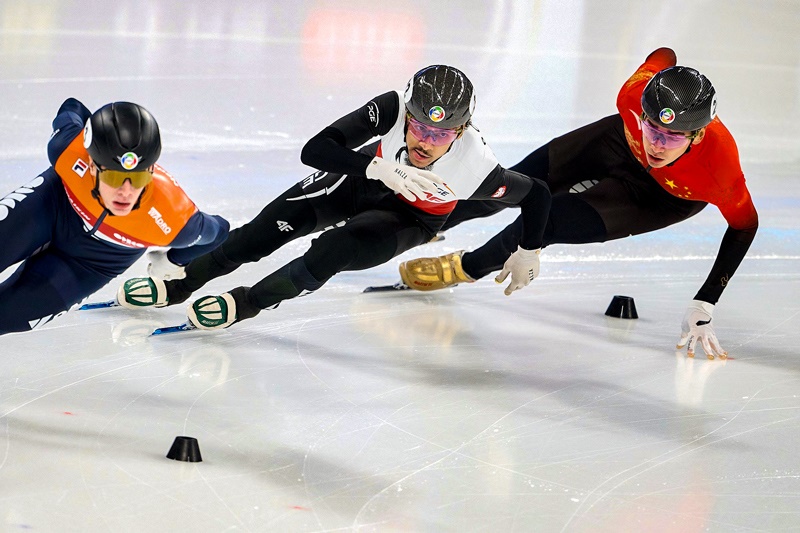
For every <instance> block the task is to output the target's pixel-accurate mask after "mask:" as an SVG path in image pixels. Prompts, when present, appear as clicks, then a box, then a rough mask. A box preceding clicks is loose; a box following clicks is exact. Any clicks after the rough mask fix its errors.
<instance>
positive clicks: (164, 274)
mask: <svg viewBox="0 0 800 533" xmlns="http://www.w3.org/2000/svg"><path fill="white" fill-rule="evenodd" d="M147 259H148V260H149V261H150V264H149V265H147V275H148V276H150V277H151V278H158V279H163V280H164V281H169V280H171V279H183V278H185V277H186V271H185V270H184V267H182V266H180V265H176V264H175V263H173V262H172V261H170V260H169V259H168V258H167V252H166V251H164V250H151V251H149V252H147Z"/></svg>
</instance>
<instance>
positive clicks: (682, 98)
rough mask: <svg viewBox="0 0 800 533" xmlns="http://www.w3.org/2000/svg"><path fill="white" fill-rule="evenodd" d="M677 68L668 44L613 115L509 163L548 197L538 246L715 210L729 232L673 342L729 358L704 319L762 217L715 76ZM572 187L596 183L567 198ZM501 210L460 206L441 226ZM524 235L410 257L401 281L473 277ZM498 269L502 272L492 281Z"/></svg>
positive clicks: (424, 284) (509, 230)
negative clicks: (721, 114) (724, 118)
mask: <svg viewBox="0 0 800 533" xmlns="http://www.w3.org/2000/svg"><path fill="white" fill-rule="evenodd" d="M676 63H677V60H676V57H675V53H674V52H673V51H672V50H670V49H669V48H660V49H658V50H656V51H654V52H653V53H651V54H650V55H649V56H648V57H647V59H646V60H645V62H644V64H643V65H641V66H640V67H639V68H638V69H637V70H636V72H635V73H634V74H633V75H632V76H631V77H630V78H629V79H628V81H626V82H625V84H624V85H623V87H622V89H621V90H620V92H619V96H618V97H617V109H618V110H619V113H618V114H616V115H612V116H610V117H606V118H604V119H601V120H599V121H597V122H595V123H593V124H589V125H587V126H584V127H582V128H579V129H577V130H575V131H572V132H570V133H567V134H566V135H563V136H561V137H558V138H555V139H553V140H552V141H550V142H549V143H548V144H546V145H545V146H543V147H541V148H539V149H537V150H536V151H534V152H533V153H531V154H530V155H528V156H527V157H526V158H525V159H524V160H522V161H521V162H520V163H519V164H517V165H515V166H514V167H512V170H515V171H517V172H521V173H523V174H527V175H529V176H532V177H535V178H540V179H542V180H544V181H545V182H546V183H547V184H548V185H549V187H550V190H551V192H552V194H553V199H552V207H551V210H550V216H549V219H548V221H547V228H546V230H545V234H544V244H543V245H544V246H547V245H550V244H556V243H565V244H581V243H590V242H605V241H609V240H613V239H621V238H624V237H628V236H630V235H638V234H641V233H646V232H650V231H654V230H657V229H661V228H665V227H667V226H670V225H672V224H675V223H677V222H681V221H682V220H686V219H687V218H689V217H691V216H693V215H695V214H697V213H698V212H700V211H701V210H702V209H703V208H704V207H705V206H706V204H713V205H715V206H717V208H718V209H719V210H720V212H721V213H722V215H723V216H724V217H725V220H726V221H727V222H728V229H727V231H726V232H725V234H724V236H723V237H722V244H721V245H720V248H719V252H718V254H717V258H716V261H715V262H714V265H713V267H712V268H711V272H710V273H709V275H708V278H707V279H706V281H705V283H703V285H702V286H701V287H700V290H699V291H698V292H697V294H696V295H695V297H694V300H693V301H692V302H691V304H690V305H689V308H688V310H687V311H686V314H685V317H684V320H683V324H682V333H681V337H680V340H679V341H678V347H679V348H682V347H683V346H686V345H687V344H688V353H689V354H690V355H693V354H694V351H695V348H696V345H697V344H698V343H699V344H700V345H701V346H702V347H703V350H704V351H705V352H706V354H707V355H708V356H709V357H710V358H713V357H714V356H719V357H726V356H727V352H725V350H723V349H722V347H721V346H720V344H719V342H718V341H717V338H716V335H715V333H714V329H713V326H712V323H711V317H712V313H713V310H714V305H715V304H716V303H717V301H718V300H719V298H720V295H721V294H722V291H723V290H724V289H725V287H726V286H727V285H728V282H729V281H730V279H731V277H732V276H733V274H734V272H735V271H736V269H737V267H738V266H739V264H740V263H741V261H742V259H743V258H744V256H745V254H746V253H747V250H748V248H749V247H750V243H751V242H752V241H753V238H754V237H755V234H756V230H757V228H758V215H757V213H756V209H755V207H754V206H753V202H752V200H751V198H750V193H749V192H748V190H747V186H746V185H745V179H744V174H743V173H742V169H741V166H740V163H739V153H738V151H737V148H736V143H735V142H734V140H733V137H732V136H731V134H730V132H729V131H728V129H727V128H726V127H725V126H724V125H723V124H722V122H721V121H720V119H719V118H718V117H717V116H716V111H717V98H716V92H715V90H714V88H713V86H712V85H711V82H710V81H709V80H708V79H707V78H706V77H705V76H703V75H702V74H700V73H699V72H697V71H696V70H694V69H691V68H687V67H681V66H676ZM577 184H582V185H583V186H586V185H592V184H594V185H593V186H591V187H590V188H588V189H586V190H583V191H582V192H578V193H577V194H576V193H574V192H573V193H570V192H569V191H570V189H571V188H573V187H574V186H575V185H577ZM505 207H506V206H505V205H502V204H500V203H498V202H492V201H482V202H460V203H459V204H458V206H457V207H456V209H455V210H454V211H453V213H452V214H451V215H450V217H449V218H448V220H447V222H446V223H445V225H444V227H443V230H446V229H449V228H452V227H454V226H456V225H458V224H460V223H461V222H464V221H466V220H471V219H475V218H479V217H486V216H490V215H492V214H494V213H497V212H499V211H500V210H502V209H504V208H505ZM519 231H520V221H519V220H516V221H515V222H513V223H512V224H511V225H509V226H508V227H506V228H505V229H504V230H503V231H502V232H501V233H500V234H498V235H497V236H495V237H494V238H492V239H491V240H490V241H489V242H487V243H486V244H485V245H483V246H482V247H480V248H478V249H477V250H475V251H473V252H466V253H464V252H455V253H453V254H448V255H445V256H442V257H438V258H421V259H413V260H410V261H407V262H405V263H403V264H402V265H401V266H400V274H401V277H402V278H403V281H404V282H405V283H406V284H407V285H409V286H410V287H411V288H414V289H418V290H436V289H441V288H444V287H449V286H452V285H454V284H456V283H464V282H470V281H474V280H476V279H479V278H481V277H483V276H486V275H487V274H489V273H490V272H494V271H497V270H501V269H502V267H503V263H504V261H505V260H506V259H507V258H508V256H509V255H510V254H511V253H512V252H513V251H514V250H515V249H516V241H517V239H518V235H519ZM505 275H506V272H505V270H503V271H501V274H500V276H498V278H497V279H498V280H499V281H502V279H504V277H505ZM514 289H515V287H513V286H512V287H509V288H508V289H506V294H511V292H513V290H514Z"/></svg>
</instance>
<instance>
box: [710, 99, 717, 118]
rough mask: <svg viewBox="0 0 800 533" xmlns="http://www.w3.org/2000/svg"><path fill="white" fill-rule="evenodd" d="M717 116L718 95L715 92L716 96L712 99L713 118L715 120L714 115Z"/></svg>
mask: <svg viewBox="0 0 800 533" xmlns="http://www.w3.org/2000/svg"><path fill="white" fill-rule="evenodd" d="M716 116H717V95H716V93H715V94H714V97H713V98H712V99H711V120H714V117H716Z"/></svg>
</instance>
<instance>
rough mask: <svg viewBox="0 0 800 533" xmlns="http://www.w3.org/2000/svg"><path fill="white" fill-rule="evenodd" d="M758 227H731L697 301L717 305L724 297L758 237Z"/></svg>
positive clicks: (723, 239) (697, 295) (696, 296)
mask: <svg viewBox="0 0 800 533" xmlns="http://www.w3.org/2000/svg"><path fill="white" fill-rule="evenodd" d="M757 229H758V225H756V226H755V227H753V228H748V229H743V230H737V229H733V228H731V227H730V226H729V227H728V230H727V231H726V232H725V236H724V237H722V244H720V246H719V252H718V253H717V259H716V260H715V261H714V266H712V267H711V272H710V273H709V274H708V278H706V281H705V283H703V286H702V287H700V290H699V291H698V292H697V294H696V295H695V297H694V299H695V300H701V301H703V302H708V303H710V304H716V303H717V301H719V298H720V296H722V291H723V290H725V287H726V286H727V285H728V282H729V281H730V279H731V277H733V273H734V272H736V269H737V268H739V264H741V262H742V259H744V256H745V254H746V253H747V250H748V249H749V248H750V244H751V243H752V242H753V239H754V238H755V236H756V230H757Z"/></svg>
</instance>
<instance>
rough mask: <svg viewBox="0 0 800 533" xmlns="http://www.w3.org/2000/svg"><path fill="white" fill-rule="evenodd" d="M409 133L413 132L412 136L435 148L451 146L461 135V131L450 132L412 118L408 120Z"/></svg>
mask: <svg viewBox="0 0 800 533" xmlns="http://www.w3.org/2000/svg"><path fill="white" fill-rule="evenodd" d="M408 131H410V132H411V135H413V136H414V138H415V139H416V140H418V141H420V142H427V143H430V144H432V145H433V146H444V145H446V144H450V143H451V142H453V141H455V140H456V138H457V137H458V134H459V133H461V132H460V130H449V129H445V128H436V127H434V126H428V125H427V124H423V123H422V122H420V121H418V120H416V119H414V118H411V117H409V119H408ZM426 139H428V140H426Z"/></svg>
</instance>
